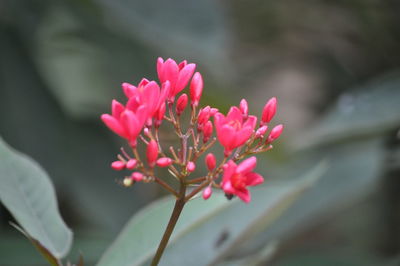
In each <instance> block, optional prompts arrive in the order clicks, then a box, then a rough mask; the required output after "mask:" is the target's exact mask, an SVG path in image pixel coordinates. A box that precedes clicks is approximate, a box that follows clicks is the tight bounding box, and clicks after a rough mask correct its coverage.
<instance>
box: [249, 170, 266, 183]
mask: <svg viewBox="0 0 400 266" xmlns="http://www.w3.org/2000/svg"><path fill="white" fill-rule="evenodd" d="M246 177H247V185H248V186H257V185H259V184H262V183H263V182H264V178H263V177H262V176H261V175H260V174H257V173H254V172H251V173H248V174H247V175H246Z"/></svg>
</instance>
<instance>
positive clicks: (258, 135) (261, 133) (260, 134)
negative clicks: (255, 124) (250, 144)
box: [256, 126, 268, 138]
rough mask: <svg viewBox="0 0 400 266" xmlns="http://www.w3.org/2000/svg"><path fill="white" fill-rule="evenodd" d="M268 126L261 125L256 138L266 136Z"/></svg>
mask: <svg viewBox="0 0 400 266" xmlns="http://www.w3.org/2000/svg"><path fill="white" fill-rule="evenodd" d="M267 130H268V126H261V127H260V128H259V129H257V131H256V138H262V137H264V134H265V132H267Z"/></svg>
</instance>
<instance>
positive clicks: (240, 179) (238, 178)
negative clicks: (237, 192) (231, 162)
mask: <svg viewBox="0 0 400 266" xmlns="http://www.w3.org/2000/svg"><path fill="white" fill-rule="evenodd" d="M231 183H232V186H233V187H234V188H236V189H243V188H246V176H244V175H242V174H234V175H233V176H232V178H231Z"/></svg>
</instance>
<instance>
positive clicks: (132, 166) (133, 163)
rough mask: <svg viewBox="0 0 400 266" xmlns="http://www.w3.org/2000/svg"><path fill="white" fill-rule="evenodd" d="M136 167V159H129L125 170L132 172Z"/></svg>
mask: <svg viewBox="0 0 400 266" xmlns="http://www.w3.org/2000/svg"><path fill="white" fill-rule="evenodd" d="M136 165H137V160H136V159H130V160H129V161H128V162H127V163H126V169H128V170H133V169H135V167H136Z"/></svg>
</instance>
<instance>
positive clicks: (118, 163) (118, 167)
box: [111, 161, 125, 171]
mask: <svg viewBox="0 0 400 266" xmlns="http://www.w3.org/2000/svg"><path fill="white" fill-rule="evenodd" d="M111 168H112V169H114V170H117V171H120V170H122V169H124V168H125V163H124V162H121V161H115V162H112V163H111Z"/></svg>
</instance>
